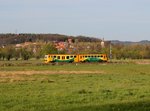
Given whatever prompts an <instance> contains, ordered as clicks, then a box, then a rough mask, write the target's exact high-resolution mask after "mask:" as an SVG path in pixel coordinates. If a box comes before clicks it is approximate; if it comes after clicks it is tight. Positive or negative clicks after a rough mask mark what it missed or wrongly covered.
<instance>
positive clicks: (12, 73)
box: [0, 71, 104, 77]
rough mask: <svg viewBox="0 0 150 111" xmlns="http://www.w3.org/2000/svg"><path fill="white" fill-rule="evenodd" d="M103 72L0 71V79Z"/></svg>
mask: <svg viewBox="0 0 150 111" xmlns="http://www.w3.org/2000/svg"><path fill="white" fill-rule="evenodd" d="M102 73H104V72H103V71H0V77H6V76H15V75H37V74H41V75H49V74H102Z"/></svg>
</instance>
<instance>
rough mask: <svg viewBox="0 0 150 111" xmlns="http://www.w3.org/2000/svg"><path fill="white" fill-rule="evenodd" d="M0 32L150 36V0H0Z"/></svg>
mask: <svg viewBox="0 0 150 111" xmlns="http://www.w3.org/2000/svg"><path fill="white" fill-rule="evenodd" d="M0 33H51V34H56V33H57V34H65V35H70V36H79V35H83V36H89V37H96V38H104V39H105V40H121V41H140V40H150V0H0Z"/></svg>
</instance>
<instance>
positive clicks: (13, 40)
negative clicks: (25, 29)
mask: <svg viewBox="0 0 150 111" xmlns="http://www.w3.org/2000/svg"><path fill="white" fill-rule="evenodd" d="M68 39H72V40H73V41H75V40H78V41H79V42H97V41H101V39H98V38H94V37H86V36H68V35H61V34H0V45H7V44H19V43H24V42H36V41H43V42H49V41H58V42H59V41H66V40H68Z"/></svg>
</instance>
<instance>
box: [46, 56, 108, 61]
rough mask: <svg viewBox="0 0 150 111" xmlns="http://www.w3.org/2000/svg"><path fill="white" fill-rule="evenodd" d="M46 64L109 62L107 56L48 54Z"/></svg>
mask: <svg viewBox="0 0 150 111" xmlns="http://www.w3.org/2000/svg"><path fill="white" fill-rule="evenodd" d="M44 61H45V63H52V62H68V63H72V62H107V61H108V58H107V55H106V54H48V55H45V57H44Z"/></svg>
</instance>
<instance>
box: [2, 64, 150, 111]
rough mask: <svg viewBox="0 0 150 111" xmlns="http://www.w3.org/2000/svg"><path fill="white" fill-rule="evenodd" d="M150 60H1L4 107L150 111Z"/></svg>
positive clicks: (8, 110)
mask: <svg viewBox="0 0 150 111" xmlns="http://www.w3.org/2000/svg"><path fill="white" fill-rule="evenodd" d="M149 110H150V64H135V63H132V62H131V63H128V62H125V63H123V64H121V63H117V64H113V63H112V64H106V63H103V64H98V63H93V64H64V65H61V64H58V65H43V64H40V62H39V63H38V62H34V63H33V61H28V62H22V61H20V62H16V63H15V62H13V63H12V62H6V63H4V62H3V63H2V62H1V63H0V111H149Z"/></svg>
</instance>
